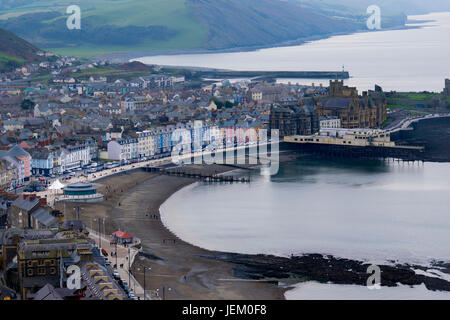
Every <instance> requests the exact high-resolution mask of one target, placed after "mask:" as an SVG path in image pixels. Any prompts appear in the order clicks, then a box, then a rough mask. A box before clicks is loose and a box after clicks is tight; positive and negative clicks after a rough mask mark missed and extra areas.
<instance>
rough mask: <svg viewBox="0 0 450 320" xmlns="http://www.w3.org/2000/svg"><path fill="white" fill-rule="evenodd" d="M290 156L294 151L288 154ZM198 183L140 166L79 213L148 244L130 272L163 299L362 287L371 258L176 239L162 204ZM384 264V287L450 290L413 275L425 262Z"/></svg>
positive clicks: (449, 268) (280, 295) (262, 296)
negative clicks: (314, 284)
mask: <svg viewBox="0 0 450 320" xmlns="http://www.w3.org/2000/svg"><path fill="white" fill-rule="evenodd" d="M289 157H294V155H291V154H289ZM295 157H296V156H295ZM283 160H286V159H283ZM283 160H282V161H283ZM188 168H189V170H190V171H191V170H199V171H201V172H202V173H211V172H214V173H218V172H222V173H223V172H230V171H233V170H236V168H232V167H226V166H220V165H210V166H205V165H191V166H188ZM191 172H192V171H191ZM196 182H197V180H195V179H192V178H185V177H179V176H167V175H159V174H155V173H148V172H144V171H140V170H138V171H135V172H132V173H120V174H117V175H114V176H111V177H106V178H104V179H100V180H98V181H96V183H97V184H98V185H99V188H102V189H106V190H107V193H106V194H105V202H104V203H100V204H85V205H83V208H82V211H81V214H80V218H81V220H83V221H85V222H86V224H88V223H89V221H90V220H92V219H94V218H96V217H97V216H103V217H105V218H106V223H105V229H104V230H103V232H104V233H105V234H110V233H111V232H113V231H115V230H117V229H122V230H124V231H125V232H127V233H130V234H132V235H133V236H136V237H138V238H139V239H140V240H141V241H142V245H143V247H142V250H141V253H139V254H138V255H137V256H136V259H135V261H134V263H133V265H132V274H133V276H134V277H135V278H136V280H137V281H138V282H139V283H140V284H141V285H143V283H144V279H143V274H142V273H139V271H140V270H142V267H144V266H145V267H147V268H151V270H150V271H149V272H147V274H146V284H147V287H146V289H147V294H150V295H152V296H155V292H156V290H159V292H160V293H161V292H162V291H163V290H164V291H165V292H166V294H165V297H166V299H181V300H217V299H227V300H243V299H244V300H285V299H286V296H285V292H286V291H288V290H291V289H294V288H295V287H294V286H293V284H296V283H299V282H304V281H311V280H312V281H319V282H332V283H335V284H356V285H362V286H364V285H365V281H366V280H367V275H366V274H367V273H366V269H367V265H365V264H366V263H367V262H364V261H354V260H349V259H343V258H335V257H332V256H324V255H322V254H309V255H303V256H299V257H290V258H288V257H278V256H273V255H250V254H240V253H231V252H217V251H213V250H208V249H204V248H201V247H198V246H195V245H193V244H190V243H187V242H186V241H184V240H182V239H180V238H178V237H177V236H176V235H175V234H174V233H173V232H172V231H171V230H170V229H168V227H167V226H165V225H164V224H163V223H162V221H161V212H160V208H161V206H162V204H164V203H165V202H166V201H167V200H168V199H169V198H170V197H171V196H173V195H174V194H175V193H176V192H178V191H180V190H181V189H183V188H185V187H187V186H190V185H192V184H193V183H196ZM117 186H119V187H117ZM114 188H116V189H114ZM119 189H120V190H119ZM71 206H73V205H71V204H66V207H69V208H66V211H65V212H66V214H67V213H69V214H72V215H74V210H72V209H71V208H70V207H71ZM433 266H435V267H436V268H442V269H441V270H446V271H445V272H446V273H450V263H448V262H447V261H439V262H437V263H436V264H435V265H433ZM380 267H381V269H382V270H383V273H384V274H385V275H386V277H388V279H392V281H390V282H389V283H387V284H383V285H387V286H395V285H396V284H397V283H402V284H409V285H416V284H420V283H425V285H426V286H427V288H429V289H431V290H443V291H450V282H446V281H445V280H443V279H436V278H430V277H427V276H424V275H420V274H415V272H414V271H413V270H414V269H419V270H422V268H424V267H423V266H416V265H407V264H405V265H398V264H397V265H392V264H391V265H381V266H380ZM430 267H431V266H430ZM350 270H351V271H350ZM423 271H426V268H425V269H423ZM163 288H164V289H163ZM167 290H168V291H167Z"/></svg>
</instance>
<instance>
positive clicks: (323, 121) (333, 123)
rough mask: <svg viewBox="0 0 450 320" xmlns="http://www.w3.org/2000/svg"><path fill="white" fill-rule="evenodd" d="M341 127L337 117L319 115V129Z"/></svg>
mask: <svg viewBox="0 0 450 320" xmlns="http://www.w3.org/2000/svg"><path fill="white" fill-rule="evenodd" d="M340 127H341V119H339V118H337V117H321V118H320V129H339V128H340Z"/></svg>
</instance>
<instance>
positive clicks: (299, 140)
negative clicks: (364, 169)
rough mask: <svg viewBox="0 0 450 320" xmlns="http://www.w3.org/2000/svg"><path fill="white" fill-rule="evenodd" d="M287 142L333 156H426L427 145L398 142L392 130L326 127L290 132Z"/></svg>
mask: <svg viewBox="0 0 450 320" xmlns="http://www.w3.org/2000/svg"><path fill="white" fill-rule="evenodd" d="M284 142H285V143H288V144H291V145H296V146H298V148H299V149H301V150H302V151H305V152H311V153H317V154H323V155H326V156H330V157H348V158H383V159H386V158H394V159H399V160H403V161H424V160H425V148H424V147H421V146H402V145H396V144H395V142H393V141H391V139H390V132H388V131H384V130H377V129H326V130H321V131H320V132H319V133H318V134H315V135H312V136H286V137H284Z"/></svg>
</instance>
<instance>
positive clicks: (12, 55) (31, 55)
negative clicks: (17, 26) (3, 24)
mask: <svg viewBox="0 0 450 320" xmlns="http://www.w3.org/2000/svg"><path fill="white" fill-rule="evenodd" d="M38 51H39V49H38V48H36V47H35V46H34V45H32V44H31V43H29V42H27V41H25V40H23V39H21V38H19V37H17V36H16V35H14V34H13V33H12V32H10V31H7V30H4V29H0V71H8V70H11V69H14V68H16V67H18V66H20V65H22V64H24V63H25V62H30V61H39V60H41V57H39V56H38V55H37V54H36V53H37V52H38Z"/></svg>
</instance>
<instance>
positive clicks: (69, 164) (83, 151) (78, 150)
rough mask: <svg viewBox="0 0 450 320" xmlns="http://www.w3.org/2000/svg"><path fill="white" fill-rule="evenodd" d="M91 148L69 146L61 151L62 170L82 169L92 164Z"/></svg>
mask: <svg viewBox="0 0 450 320" xmlns="http://www.w3.org/2000/svg"><path fill="white" fill-rule="evenodd" d="M91 160H92V157H91V151H90V147H89V146H86V145H81V146H69V147H67V148H63V149H62V150H61V170H62V171H66V170H72V169H76V168H81V167H82V166H85V165H88V164H89V163H91Z"/></svg>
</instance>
